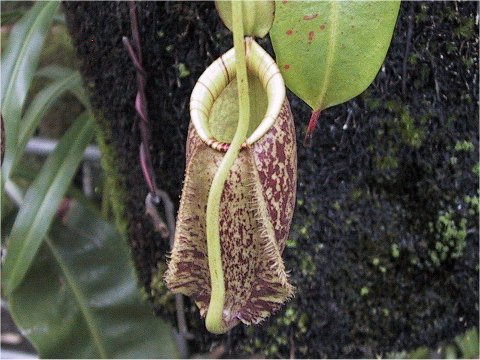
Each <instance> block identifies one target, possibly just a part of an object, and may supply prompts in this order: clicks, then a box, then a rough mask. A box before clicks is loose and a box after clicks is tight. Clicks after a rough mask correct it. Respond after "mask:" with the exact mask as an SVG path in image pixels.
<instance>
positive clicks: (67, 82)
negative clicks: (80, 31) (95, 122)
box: [13, 71, 82, 170]
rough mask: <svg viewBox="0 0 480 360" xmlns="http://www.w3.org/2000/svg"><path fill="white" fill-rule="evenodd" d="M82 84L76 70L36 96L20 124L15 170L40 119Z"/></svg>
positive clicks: (14, 163)
mask: <svg viewBox="0 0 480 360" xmlns="http://www.w3.org/2000/svg"><path fill="white" fill-rule="evenodd" d="M81 84H82V79H81V77H80V73H78V72H77V71H74V72H72V73H71V74H70V75H69V76H67V77H65V78H63V79H60V80H57V81H55V82H53V83H52V84H50V85H48V86H46V87H45V88H43V89H42V90H41V91H40V92H39V93H38V94H37V95H36V96H35V98H34V99H33V101H32V103H31V104H30V106H29V107H28V109H27V110H26V111H25V115H24V117H23V119H22V122H21V124H20V133H19V138H18V144H17V151H16V153H15V159H14V161H13V170H15V165H16V164H17V163H18V161H19V160H20V158H21V157H22V154H23V151H24V150H25V146H26V145H27V142H28V140H29V139H30V137H32V135H33V133H34V132H35V130H36V129H37V127H38V124H39V123H40V120H41V119H42V118H43V117H44V116H45V114H46V113H47V112H48V111H49V109H50V108H51V107H52V105H53V104H54V103H55V102H56V101H57V100H58V99H59V98H60V97H62V96H63V95H64V94H65V93H66V92H67V91H69V90H72V89H74V88H78V87H81Z"/></svg>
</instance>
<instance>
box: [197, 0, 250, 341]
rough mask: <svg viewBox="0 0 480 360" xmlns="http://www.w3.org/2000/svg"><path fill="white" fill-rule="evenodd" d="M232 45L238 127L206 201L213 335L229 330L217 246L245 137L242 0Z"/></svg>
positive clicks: (208, 323)
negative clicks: (225, 194) (224, 205)
mask: <svg viewBox="0 0 480 360" xmlns="http://www.w3.org/2000/svg"><path fill="white" fill-rule="evenodd" d="M232 10H233V16H232V18H233V44H234V48H235V66H236V73H237V86H238V98H239V119H238V125H237V130H236V132H235V135H234V137H233V140H232V142H231V144H230V147H229V149H228V151H227V152H226V154H225V156H224V157H223V159H222V162H221V163H220V166H219V168H218V170H217V172H216V173H215V177H214V178H213V181H212V186H211V188H210V192H209V194H208V202H207V219H206V222H207V252H208V267H209V270H210V284H211V295H210V304H209V306H208V311H207V317H206V320H205V325H206V327H207V330H208V331H210V332H211V333H214V334H223V333H224V332H225V331H227V330H228V329H225V328H224V326H223V321H222V319H223V307H224V302H225V281H224V276H223V268H222V253H221V246H220V200H221V197H222V192H223V188H224V186H225V181H226V180H227V177H228V175H229V173H230V169H231V168H232V165H233V163H234V162H235V160H236V159H237V157H238V153H239V152H240V149H241V147H242V144H243V143H244V142H245V140H246V138H247V132H248V125H249V116H250V101H249V97H248V78H247V65H246V60H245V43H244V35H243V34H244V33H243V20H242V19H243V15H242V2H241V1H235V0H232Z"/></svg>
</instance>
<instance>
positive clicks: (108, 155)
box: [95, 112, 128, 234]
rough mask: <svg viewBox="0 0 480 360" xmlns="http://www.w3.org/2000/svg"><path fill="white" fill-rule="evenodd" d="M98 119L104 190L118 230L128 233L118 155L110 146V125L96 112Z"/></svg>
mask: <svg viewBox="0 0 480 360" xmlns="http://www.w3.org/2000/svg"><path fill="white" fill-rule="evenodd" d="M95 119H96V130H97V131H96V134H97V143H98V147H99V148H100V151H101V153H102V159H101V163H102V168H103V171H104V173H105V179H106V184H105V188H104V189H103V191H107V192H108V194H109V195H110V196H107V197H105V198H107V199H110V203H111V206H112V209H113V214H114V217H115V224H116V227H117V229H118V231H119V232H120V233H122V234H126V233H127V228H128V221H127V219H126V218H125V216H124V214H125V213H126V212H125V193H124V190H123V188H122V185H121V181H120V174H119V172H118V169H117V166H116V165H115V164H116V161H117V160H116V158H117V155H116V153H115V149H114V147H113V146H108V145H107V143H109V142H110V141H109V139H111V136H110V134H109V130H108V129H109V127H108V126H107V124H106V123H105V120H104V118H103V116H102V115H101V114H99V113H98V112H96V113H95Z"/></svg>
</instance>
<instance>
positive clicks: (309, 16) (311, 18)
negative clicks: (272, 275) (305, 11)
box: [303, 14, 318, 20]
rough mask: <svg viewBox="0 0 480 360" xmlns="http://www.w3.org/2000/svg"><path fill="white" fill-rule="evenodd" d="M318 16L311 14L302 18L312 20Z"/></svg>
mask: <svg viewBox="0 0 480 360" xmlns="http://www.w3.org/2000/svg"><path fill="white" fill-rule="evenodd" d="M317 16H318V14H312V15H305V16H304V17H303V20H313V19H315V18H316V17H317Z"/></svg>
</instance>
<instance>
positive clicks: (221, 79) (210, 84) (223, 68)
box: [190, 38, 286, 152]
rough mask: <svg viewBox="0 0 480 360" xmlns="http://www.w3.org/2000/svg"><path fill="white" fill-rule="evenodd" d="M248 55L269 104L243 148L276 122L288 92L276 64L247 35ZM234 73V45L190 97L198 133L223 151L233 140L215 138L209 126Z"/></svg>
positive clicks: (247, 57)
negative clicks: (217, 102)
mask: <svg viewBox="0 0 480 360" xmlns="http://www.w3.org/2000/svg"><path fill="white" fill-rule="evenodd" d="M245 58H246V62H247V69H248V71H249V73H251V74H252V75H254V76H256V77H258V79H259V80H260V82H261V84H262V87H263V89H264V90H265V92H266V94H267V100H268V106H267V110H266V112H265V115H264V117H263V119H262V120H261V122H260V124H259V125H258V127H257V128H256V129H255V130H254V131H253V132H252V134H251V135H250V136H249V137H248V138H247V140H246V141H245V142H244V143H243V145H242V148H245V147H248V146H251V145H252V144H254V143H255V142H256V141H258V140H259V139H260V138H261V137H262V136H263V135H265V134H266V133H267V131H268V130H269V129H270V128H271V127H272V126H273V124H274V123H275V120H276V118H277V117H278V115H279V113H280V110H281V109H282V105H283V102H284V101H285V96H286V92H285V84H284V82H283V77H282V75H281V73H280V70H279V69H278V66H277V64H276V63H275V61H274V60H273V59H272V58H271V57H270V55H269V54H268V53H267V52H266V51H265V50H263V49H262V48H261V46H260V45H258V44H257V43H256V42H255V40H253V39H252V38H246V39H245ZM235 77H236V69H235V49H233V48H232V49H230V50H229V51H228V52H226V53H225V54H224V55H223V56H221V57H220V58H218V59H217V60H215V61H214V62H213V63H212V64H211V65H210V66H209V67H208V68H207V70H205V72H204V73H203V74H202V75H201V76H200V78H199V79H198V81H197V83H196V85H195V87H194V88H193V92H192V96H191V98H190V116H191V120H192V124H193V126H194V127H195V130H196V132H197V134H198V136H199V137H200V139H202V141H203V142H205V143H206V144H207V145H208V146H210V147H211V148H213V149H215V150H218V151H223V152H226V151H227V150H228V148H229V145H230V144H229V143H227V142H220V141H218V140H217V139H215V137H214V136H213V135H212V132H211V130H210V127H209V116H210V113H211V110H212V107H213V104H214V103H215V100H217V99H218V97H219V96H220V94H221V93H222V91H223V90H224V89H225V88H226V86H227V85H228V84H229V83H230V82H231V81H232V80H233V79H235Z"/></svg>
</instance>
